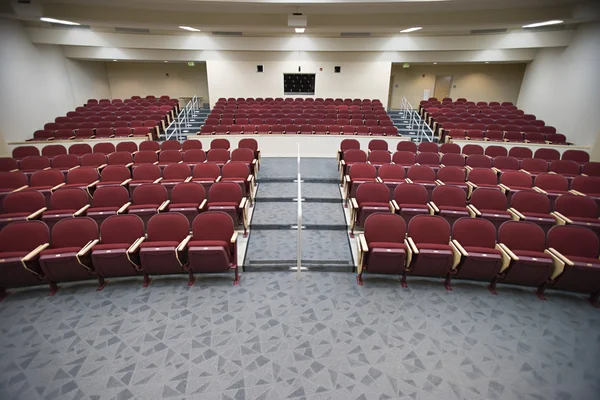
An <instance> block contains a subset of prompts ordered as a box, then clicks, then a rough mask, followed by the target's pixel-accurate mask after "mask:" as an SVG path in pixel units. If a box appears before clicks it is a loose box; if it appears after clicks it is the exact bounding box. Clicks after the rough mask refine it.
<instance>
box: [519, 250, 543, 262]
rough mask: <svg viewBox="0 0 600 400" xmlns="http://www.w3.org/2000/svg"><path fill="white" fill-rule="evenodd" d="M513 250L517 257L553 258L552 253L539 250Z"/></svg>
mask: <svg viewBox="0 0 600 400" xmlns="http://www.w3.org/2000/svg"><path fill="white" fill-rule="evenodd" d="M512 252H513V253H515V255H516V256H517V257H527V258H540V259H546V260H552V258H551V257H550V255H548V254H546V253H540V252H538V251H529V250H512Z"/></svg>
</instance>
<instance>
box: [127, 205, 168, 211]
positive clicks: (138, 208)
mask: <svg viewBox="0 0 600 400" xmlns="http://www.w3.org/2000/svg"><path fill="white" fill-rule="evenodd" d="M159 206H160V204H138V205H132V206H129V208H128V210H129V211H132V210H135V211H141V210H147V211H156V209H157V208H158V207H159Z"/></svg>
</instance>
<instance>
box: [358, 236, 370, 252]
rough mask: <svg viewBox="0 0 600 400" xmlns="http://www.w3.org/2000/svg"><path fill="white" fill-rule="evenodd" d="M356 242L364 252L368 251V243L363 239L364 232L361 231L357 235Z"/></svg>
mask: <svg viewBox="0 0 600 400" xmlns="http://www.w3.org/2000/svg"><path fill="white" fill-rule="evenodd" d="M357 243H358V245H359V247H360V248H361V250H362V251H363V252H364V253H368V252H369V245H368V244H367V239H365V235H364V233H361V234H360V235H358V238H357Z"/></svg>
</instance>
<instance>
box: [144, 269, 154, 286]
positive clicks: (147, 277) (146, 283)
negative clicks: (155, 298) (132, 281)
mask: <svg viewBox="0 0 600 400" xmlns="http://www.w3.org/2000/svg"><path fill="white" fill-rule="evenodd" d="M150 282H152V278H150V275H148V274H147V273H146V272H144V283H143V284H142V287H148V286H150Z"/></svg>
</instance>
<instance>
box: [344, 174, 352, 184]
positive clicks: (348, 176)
mask: <svg viewBox="0 0 600 400" xmlns="http://www.w3.org/2000/svg"><path fill="white" fill-rule="evenodd" d="M344 182H345V183H350V182H352V180H351V179H350V175H344Z"/></svg>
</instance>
